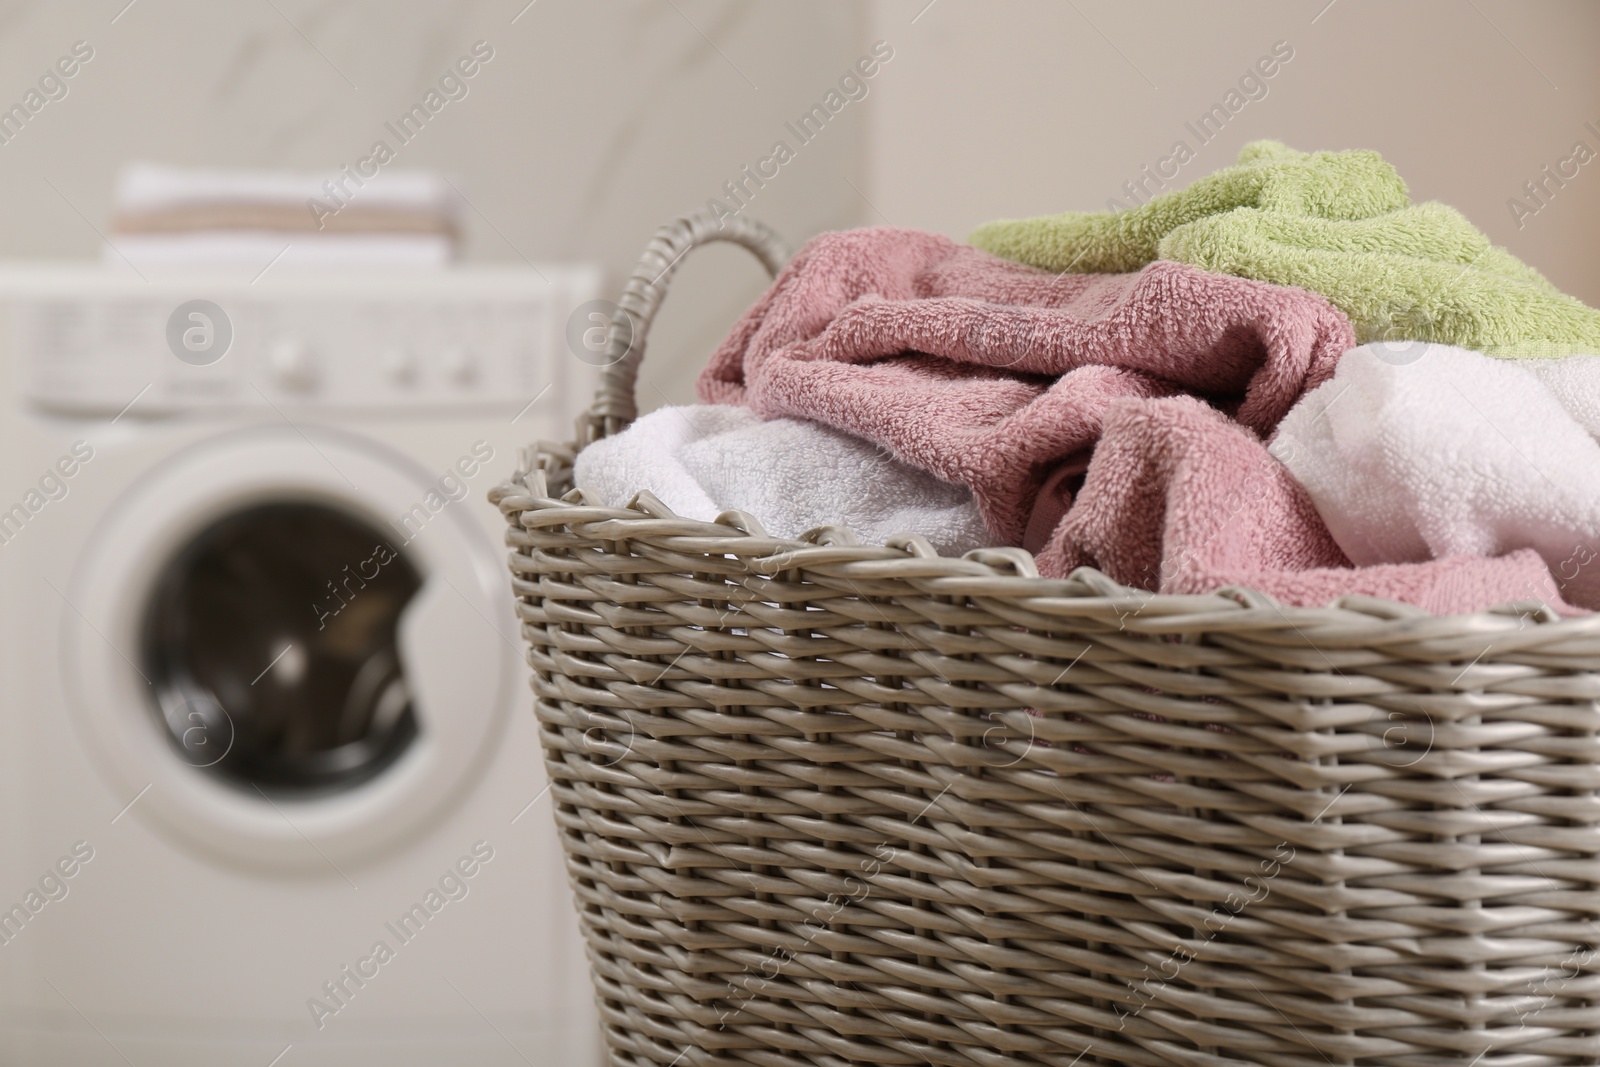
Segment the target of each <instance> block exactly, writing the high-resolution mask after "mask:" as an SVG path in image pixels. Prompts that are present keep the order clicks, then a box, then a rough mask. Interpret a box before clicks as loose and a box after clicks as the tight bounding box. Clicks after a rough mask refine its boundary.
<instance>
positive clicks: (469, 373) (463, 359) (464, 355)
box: [444, 345, 478, 385]
mask: <svg viewBox="0 0 1600 1067" xmlns="http://www.w3.org/2000/svg"><path fill="white" fill-rule="evenodd" d="M444 372H445V374H447V375H449V377H450V380H451V381H453V382H455V383H456V384H457V385H471V384H472V381H473V379H475V378H476V377H477V376H478V357H477V355H476V354H475V353H474V352H473V351H472V349H470V348H468V347H466V346H465V345H456V346H455V347H453V348H447V349H445V353H444Z"/></svg>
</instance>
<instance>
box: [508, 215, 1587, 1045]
mask: <svg viewBox="0 0 1600 1067" xmlns="http://www.w3.org/2000/svg"><path fill="white" fill-rule="evenodd" d="M715 240H728V241H733V242H736V243H738V244H741V245H743V246H745V247H747V248H749V249H751V250H752V251H753V252H755V253H756V255H757V256H758V257H760V258H761V260H762V261H763V262H764V263H765V264H766V266H767V267H768V269H769V270H772V271H774V272H776V271H777V270H778V269H779V268H780V266H781V265H782V262H783V260H784V258H785V256H784V253H783V252H782V250H781V246H780V244H779V242H778V241H777V240H776V238H775V237H774V236H773V235H772V234H771V233H770V232H769V231H768V230H767V229H766V228H765V227H763V226H760V225H758V224H756V223H754V222H751V221H749V220H746V219H743V218H742V217H740V218H733V219H724V220H723V223H722V226H721V227H720V228H719V227H718V226H717V224H716V223H715V222H712V221H710V220H708V219H705V218H703V217H687V218H684V219H680V220H678V221H677V222H675V223H673V224H671V225H669V226H667V227H664V228H663V229H662V230H661V231H660V232H659V233H658V234H657V236H656V238H655V240H654V241H652V242H651V244H650V246H649V249H648V251H647V253H646V255H645V257H644V261H643V262H642V263H641V265H640V267H639V269H638V271H637V272H636V273H635V274H634V275H633V278H632V280H631V281H630V282H629V284H628V286H627V291H626V293H625V295H624V296H623V298H622V301H621V308H620V310H619V311H618V312H617V314H616V315H615V316H614V319H613V326H612V333H611V338H610V340H611V347H610V349H609V353H610V356H611V358H613V359H614V360H615V361H614V362H613V363H612V365H611V366H609V367H607V368H606V370H605V372H604V374H605V379H604V383H603V385H602V386H601V388H600V393H599V397H598V399H597V400H596V402H595V405H594V407H593V408H592V409H590V411H589V412H588V414H587V415H586V416H585V417H584V419H583V420H581V423H580V431H579V436H580V438H581V440H580V441H579V442H577V444H576V445H551V444H545V445H541V446H539V447H538V448H537V449H530V450H528V451H527V452H526V453H525V454H524V457H523V463H522V466H523V468H524V469H523V470H520V471H519V472H518V473H517V474H516V475H515V476H514V477H513V478H512V480H511V481H510V482H509V483H507V484H505V485H501V486H500V487H498V488H497V489H496V490H495V491H494V493H493V494H492V499H493V500H494V501H495V502H496V503H498V505H499V506H500V508H501V510H502V511H503V513H504V514H505V516H506V519H507V521H508V522H509V524H510V528H509V532H508V535H507V540H508V543H509V545H510V547H511V549H512V553H511V556H510V562H511V571H512V576H513V582H514V586H515V592H516V598H517V612H518V615H519V617H520V619H521V628H522V634H523V636H524V637H525V638H526V640H527V642H528V645H529V653H528V662H529V664H530V665H531V666H532V668H533V691H534V695H535V710H536V712H537V715H538V718H539V722H540V724H541V735H542V738H543V745H544V752H545V760H546V766H547V768H548V771H549V776H550V780H551V782H552V786H551V792H552V796H553V807H554V813H555V819H556V822H557V825H558V827H559V832H560V837H561V841H562V843H563V846H564V848H565V852H566V857H567V864H568V871H569V875H570V879H571V884H572V889H573V892H574V894H575V896H576V902H577V907H578V911H579V918H580V920H581V923H582V926H583V932H584V935H585V937H586V938H587V942H588V951H589V957H590V961H591V964H592V970H593V976H594V982H595V988H596V993H597V997H598V1001H599V1005H600V1010H601V1013H602V1016H603V1020H604V1025H605V1029H606V1036H607V1040H608V1043H609V1047H610V1052H611V1056H612V1057H613V1062H614V1063H617V1064H627V1065H635V1064H654V1065H658V1067H673V1065H685V1067H687V1065H693V1064H713V1063H715V1064H729V1063H748V1064H761V1065H774V1067H775V1065H780V1064H782V1065H802V1064H804V1065H830V1067H832V1065H839V1067H843V1065H846V1064H871V1065H874V1067H886V1065H898V1064H937V1065H941V1067H944V1065H951V1067H957V1065H959V1067H968V1065H972V1067H993V1065H1001V1064H1005V1065H1015V1064H1053V1065H1061V1067H1065V1065H1068V1064H1075V1063H1076V1064H1083V1065H1089V1064H1103V1065H1119V1067H1120V1065H1126V1064H1173V1063H1175V1064H1192V1065H1208V1067H1209V1065H1222V1064H1251V1065H1258V1064H1268V1065H1283V1067H1290V1065H1294V1067H1301V1065H1305V1067H1324V1065H1328V1064H1337V1065H1343V1064H1392V1065H1396V1067H1439V1065H1446V1064H1450V1065H1461V1067H1466V1065H1468V1064H1477V1065H1480V1067H1536V1065H1549V1064H1561V1065H1579V1064H1584V1065H1593V1064H1597V1063H1600V959H1597V956H1600V948H1597V946H1600V924H1597V923H1596V922H1595V920H1596V919H1597V918H1600V857H1597V851H1600V829H1597V822H1600V795H1597V787H1600V764H1597V757H1600V744H1597V740H1596V732H1597V729H1600V704H1597V699H1600V617H1594V616H1591V617H1587V618H1582V619H1571V620H1565V621H1562V620H1558V619H1556V618H1555V617H1554V616H1553V615H1551V614H1550V613H1549V612H1548V611H1547V610H1545V609H1542V608H1540V607H1538V606H1537V605H1529V604H1524V605H1513V606H1509V607H1507V608H1504V609H1499V610H1495V611H1490V612H1485V613H1481V614H1477V615H1471V616H1456V617H1450V618H1436V617H1432V616H1429V615H1427V614H1425V613H1422V612H1420V611H1418V610H1417V609H1415V608H1411V607H1407V606H1404V605H1400V604H1395V603H1390V602H1380V601H1375V600H1370V599H1365V598H1358V597H1351V598H1347V599H1345V600H1344V601H1342V602H1340V604H1339V605H1337V606H1334V607H1328V608H1318V609H1309V608H1292V607H1283V606H1279V605H1278V604H1276V603H1275V602H1273V601H1272V600H1270V599H1268V598H1267V597H1265V596H1262V595H1259V594H1257V593H1253V592H1251V591H1248V590H1244V589H1224V590H1221V591H1220V592H1219V593H1217V594H1216V595H1212V596H1155V595H1150V594H1148V593H1144V592H1140V591H1137V590H1133V589H1128V588H1124V587H1121V586H1119V585H1117V584H1115V583H1113V582H1112V581H1110V580H1109V579H1107V578H1106V577H1105V576H1103V575H1101V574H1099V573H1097V572H1095V571H1091V570H1081V571H1078V572H1076V573H1075V574H1073V575H1072V576H1071V577H1070V578H1068V579H1065V580H1042V579H1040V578H1038V577H1037V576H1036V572H1035V570H1034V567H1033V561H1032V558H1031V557H1030V556H1029V555H1027V554H1026V553H1024V552H1022V551H1020V550H1016V549H993V550H984V551H976V552H970V553H968V554H967V555H966V556H964V557H962V558H960V559H952V558H943V557H940V556H938V555H937V554H936V553H935V552H934V551H933V550H932V549H930V548H929V546H928V545H927V543H926V542H924V541H923V540H921V539H920V538H918V537H914V536H905V537H900V538H896V539H894V540H892V541H890V542H889V543H888V544H887V545H864V544H859V543H857V541H856V539H855V538H854V537H853V536H852V535H851V534H850V533H849V532H847V531H845V530H841V529H833V528H829V529H824V530H821V531H818V532H815V533H813V534H810V535H808V536H807V537H805V538H804V539H802V540H799V541H796V540H786V539H781V538H775V537H770V536H768V535H767V534H766V533H765V532H764V531H763V530H762V529H761V527H760V526H759V524H758V523H757V522H756V521H755V520H754V519H753V518H751V517H750V516H748V515H744V514H741V513H738V512H730V513H728V514H725V515H724V516H722V517H721V519H719V521H717V522H715V523H711V522H701V521H694V520H690V519H685V518H681V517H679V516H676V515H674V514H672V513H671V512H670V511H669V510H667V509H666V508H665V507H663V506H662V505H661V504H660V503H659V502H658V501H656V500H655V499H654V498H653V497H651V496H650V495H649V494H648V493H641V494H640V495H639V497H638V498H637V500H636V502H635V503H634V504H633V505H632V506H631V507H627V508H614V507H601V506H596V505H594V504H591V503H588V502H586V501H585V500H584V499H583V497H582V496H581V495H580V494H578V493H577V492H575V491H574V490H573V486H572V461H573V456H574V451H575V448H576V447H578V446H581V445H582V444H583V443H584V442H586V441H588V440H592V439H594V438H597V437H601V436H605V435H607V434H612V433H616V432H618V431H619V430H621V429H622V428H623V427H625V426H626V425H627V424H628V423H629V422H630V421H631V420H632V419H633V417H634V415H635V406H634V399H633V385H634V379H635V376H636V374H637V368H638V363H639V359H640V357H641V356H642V354H643V351H644V339H645V338H644V335H645V332H646V330H647V329H648V326H649V324H650V320H651V318H652V316H653V314H654V312H655V309H656V307H657V305H658V302H659V300H660V297H661V294H662V291H663V288H664V286H665V285H666V283H667V281H668V280H669V279H670V277H671V276H672V274H673V273H674V271H675V270H676V268H677V267H678V265H679V264H680V262H681V260H682V258H683V256H684V255H685V253H687V252H688V251H689V250H690V249H691V248H694V247H696V246H698V245H701V244H704V243H706V242H708V241H715ZM641 488H642V487H641ZM1597 565H1600V564H1597Z"/></svg>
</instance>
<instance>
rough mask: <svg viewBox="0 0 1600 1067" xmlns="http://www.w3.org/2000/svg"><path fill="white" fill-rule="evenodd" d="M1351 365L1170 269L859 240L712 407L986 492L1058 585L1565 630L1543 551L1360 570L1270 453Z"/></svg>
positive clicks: (1305, 304)
mask: <svg viewBox="0 0 1600 1067" xmlns="http://www.w3.org/2000/svg"><path fill="white" fill-rule="evenodd" d="M1354 344H1355V337H1354V333H1353V331H1352V329H1351V326H1350V323H1349V321H1348V320H1347V319H1346V318H1345V317H1344V315H1343V314H1342V313H1340V312H1339V311H1337V310H1336V309H1334V308H1333V307H1332V305H1330V304H1329V303H1328V302H1327V301H1326V300H1324V299H1323V298H1322V297H1320V296H1317V295H1316V294H1314V293H1310V292H1306V291H1304V290H1301V289H1292V288H1287V287H1283V286H1277V285H1271V284H1267V283H1264V282H1256V281H1251V280H1248V279H1244V278H1235V277H1231V276H1228V275H1221V274H1211V273H1207V272H1205V271H1201V270H1198V269H1196V268H1193V267H1189V266H1184V265H1182V264H1178V263H1171V262H1156V263H1152V264H1150V265H1149V266H1147V267H1145V268H1144V269H1143V270H1141V271H1139V272H1138V273H1137V274H1101V275H1096V274H1063V275H1052V274H1049V273H1046V272H1043V271H1039V270H1035V269H1033V268H1031V267H1026V266H1022V265H1020V264H1016V263H1010V262H1006V261H1003V260H999V259H996V258H994V257H992V256H989V255H988V254H986V253H984V252H980V251H978V250H977V249H974V248H971V247H968V246H966V245H960V244H957V243H955V242H953V241H951V240H949V239H947V238H944V237H940V236H937V235H935V234H927V233H919V232H916V231H908V230H892V229H874V230H856V231H851V232H846V233H829V234H824V235H822V236H821V237H818V238H816V239H815V240H813V241H812V242H811V243H810V244H808V245H807V246H806V247H805V249H803V250H802V251H801V253H800V254H799V255H798V256H796V257H795V259H794V261H793V262H791V263H790V264H789V266H788V267H787V268H785V269H784V271H783V273H782V274H780V275H779V276H778V279H777V281H776V282H774V283H773V285H772V287H771V288H770V289H769V290H768V291H767V292H766V294H764V295H763V296H762V297H761V299H760V300H758V301H757V302H756V304H755V305H754V306H753V307H751V309H750V310H749V311H748V312H746V314H745V315H744V317H743V318H742V319H741V320H740V321H739V323H738V324H737V325H736V326H735V327H734V330H733V332H732V333H731V334H730V335H729V337H728V339H727V340H726V341H724V342H723V343H722V345H721V346H720V347H719V348H718V349H717V351H716V352H715V353H714V354H713V355H712V357H711V362H710V363H709V365H708V366H707V367H706V369H705V371H704V372H703V373H702V375H701V377H700V381H699V392H700V396H701V399H703V400H705V401H707V402H709V403H728V404H746V405H748V406H750V407H751V408H753V409H754V410H755V411H756V412H757V413H758V414H760V415H762V416H763V417H766V418H778V417H784V416H792V417H799V418H808V419H814V420H816V421H818V422H823V423H826V424H828V425H830V426H834V427H836V428H838V429H840V430H844V431H846V432H849V433H853V434H856V435H857V436H860V437H863V438H865V439H867V440H869V441H871V442H873V443H875V444H877V445H880V446H882V447H884V448H886V449H888V450H889V451H890V452H891V453H892V454H893V455H894V456H895V457H896V458H898V459H900V460H902V461H904V462H906V463H910V464H912V465H913V466H917V467H921V468H923V469H925V470H928V471H930V472H932V473H933V474H934V475H936V476H938V477H940V478H943V479H944V480H946V481H950V482H957V483H961V484H964V485H966V486H968V487H970V488H971V489H972V491H973V495H974V497H975V499H976V501H977V503H978V507H979V510H980V511H981V512H982V514H983V518H984V521H985V523H987V525H988V526H989V528H990V532H991V533H993V534H994V536H995V538H996V540H998V541H1003V542H1006V543H1009V544H1022V545H1024V547H1026V548H1028V549H1030V550H1032V551H1034V552H1035V553H1036V554H1037V556H1038V558H1039V569H1040V573H1041V574H1043V575H1045V576H1046V577H1061V576H1063V575H1065V574H1066V573H1068V572H1069V571H1070V570H1071V569H1072V568H1073V567H1076V566H1080V565H1093V566H1096V567H1099V568H1100V569H1101V570H1103V571H1105V572H1106V573H1107V574H1109V575H1110V576H1111V577H1112V578H1114V579H1116V580H1118V581H1121V582H1123V583H1125V584H1127V585H1132V586H1137V587H1140V588H1144V589H1150V590H1156V591H1161V592H1180V593H1205V592H1211V591H1213V590H1215V589H1217V588H1219V587H1221V586H1224V585H1230V584H1239V585H1245V586H1250V587H1253V588H1256V589H1259V590H1261V591H1262V592H1265V593H1268V594H1269V595H1272V596H1275V597H1277V598H1279V599H1280V600H1283V601H1285V602H1287V603H1291V604H1306V605H1320V604H1326V603H1328V602H1329V601H1331V600H1334V599H1336V598H1337V597H1339V596H1341V595H1344V594H1347V593H1358V594H1366V595H1369V596H1378V597H1387V598H1392V599H1396V600H1402V601H1407V602H1409V603H1412V604H1416V605H1418V606H1419V607H1422V608H1424V609H1426V610H1429V611H1433V612H1436V613H1439V612H1444V613H1450V612H1458V611H1474V610H1478V609H1481V608H1484V607H1488V606H1491V605H1493V604H1497V603H1503V602H1506V601H1511V600H1521V599H1530V598H1537V599H1542V600H1545V601H1547V602H1549V603H1550V604H1552V605H1555V606H1556V607H1557V608H1558V610H1562V611H1572V610H1573V609H1571V608H1570V607H1569V606H1567V605H1565V604H1563V603H1562V602H1561V600H1560V598H1559V596H1558V595H1557V592H1556V589H1555V586H1554V583H1553V582H1552V581H1551V578H1550V574H1549V571H1548V570H1547V569H1546V568H1545V566H1544V564H1543V562H1542V561H1541V560H1540V557H1539V556H1538V555H1537V554H1536V553H1533V552H1531V551H1526V552H1516V553H1512V554H1510V555H1507V556H1505V557H1502V558H1499V559H1478V558H1453V559H1446V560H1437V561H1433V562H1429V563H1415V564H1400V565H1385V566H1374V567H1363V568H1356V567H1353V566H1352V565H1351V563H1350V561H1349V560H1348V559H1347V558H1346V557H1345V555H1344V553H1343V552H1341V551H1340V550H1339V548H1338V546H1337V545H1336V544H1335V543H1334V541H1333V538H1332V536H1331V535H1330V534H1329V533H1328V529H1327V527H1326V525H1325V524H1324V523H1323V522H1322V520H1321V518H1320V517H1319V516H1318V514H1317V512H1316V509H1315V508H1314V507H1313V506H1312V505H1311V501H1310V499H1309V497H1308V496H1307V495H1306V493H1305V491H1304V490H1303V489H1302V488H1301V487H1300V486H1299V484H1298V483H1296V482H1295V481H1294V480H1293V479H1292V478H1291V477H1290V476H1289V474H1288V473H1287V471H1286V470H1285V469H1284V467H1283V466H1282V464H1280V463H1279V462H1278V460H1277V459H1275V458H1274V457H1273V456H1272V455H1271V454H1269V452H1268V451H1267V449H1266V447H1265V446H1264V445H1263V444H1262V443H1261V442H1262V438H1263V437H1265V436H1267V435H1268V434H1269V433H1270V432H1271V431H1272V429H1273V428H1274V427H1275V426H1276V425H1277V423H1278V421H1279V420H1280V419H1282V417H1283V416H1284V415H1285V414H1286V413H1287V412H1288V410H1289V408H1290V407H1292V406H1293V405H1294V403H1295V401H1296V400H1298V399H1299V398H1300V396H1301V395H1302V394H1303V393H1305V392H1306V391H1308V390H1310V389H1312V388H1314V387H1316V386H1317V385H1320V384H1321V383H1322V382H1324V381H1326V380H1327V379H1328V378H1330V377H1331V376H1332V374H1333V370H1334V366H1335V364H1336V363H1337V361H1338V359H1339V357H1340V355H1341V354H1342V353H1343V352H1345V351H1346V350H1347V349H1349V348H1352V347H1354ZM1185 393H1188V394H1194V395H1192V396H1184V395H1181V394H1185ZM1196 397H1198V398H1199V399H1197V398H1196ZM1202 401H1204V402H1202ZM1208 404H1209V405H1212V406H1208ZM1230 416H1231V417H1230ZM1102 434H1104V437H1103V438H1102ZM1097 446H1098V447H1097ZM1091 456H1092V458H1091Z"/></svg>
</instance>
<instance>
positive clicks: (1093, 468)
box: [1038, 397, 1581, 614]
mask: <svg viewBox="0 0 1600 1067" xmlns="http://www.w3.org/2000/svg"><path fill="white" fill-rule="evenodd" d="M1038 557H1039V571H1040V573H1041V574H1050V575H1062V574H1066V573H1068V572H1069V571H1071V570H1072V568H1074V567H1078V566H1093V567H1098V568H1099V569H1100V570H1102V571H1104V572H1105V573H1106V574H1107V575H1109V576H1110V577H1111V578H1113V579H1115V580H1116V581H1119V582H1122V583H1123V584H1124V585H1131V586H1136V587H1138V588H1141V589H1150V590H1157V591H1160V592H1164V593H1209V592H1212V591H1213V590H1216V589H1218V588H1220V587H1222V586H1224V585H1243V586H1248V587H1249V588H1252V589H1257V590H1260V591H1261V592H1263V593H1266V594H1268V595H1269V596H1274V597H1277V598H1278V599H1279V600H1281V601H1283V602H1284V603H1287V604H1302V605H1312V606H1315V605H1322V604H1327V603H1329V602H1330V601H1332V600H1334V599H1335V598H1337V597H1340V596H1343V595H1345V594H1348V593H1355V594H1361V595H1365V596H1375V597H1384V598H1387V599H1391V600H1401V601H1405V602H1406V603H1409V604H1415V605H1416V606H1418V607H1420V608H1422V609H1424V610H1426V611H1430V612H1433V613H1434V614H1453V613H1456V612H1471V611H1479V610H1482V609H1483V608H1487V607H1491V606H1493V605H1495V604H1503V603H1506V602H1508V601H1512V600H1524V599H1537V600H1543V601H1545V602H1546V603H1548V604H1550V605H1551V606H1552V607H1554V608H1555V609H1556V610H1557V611H1560V612H1562V613H1563V614H1581V612H1578V611H1577V609H1574V608H1572V607H1571V606H1570V605H1567V604H1566V603H1564V602H1563V601H1562V599H1561V596H1560V594H1559V593H1558V591H1557V589H1556V585H1555V582H1554V581H1553V580H1552V578H1551V576H1550V571H1549V569H1548V568H1547V567H1546V566H1545V563H1544V560H1543V559H1542V558H1541V557H1540V556H1539V554H1538V553H1537V552H1535V551H1533V550H1532V549H1523V550H1521V551H1517V552H1512V553H1509V554H1507V555H1505V556H1501V557H1498V558H1481V557H1471V556H1455V557H1451V558H1447V559H1439V560H1433V561H1431V562H1426V563H1400V564H1384V565H1379V566H1369V567H1356V566H1354V565H1353V564H1352V563H1351V562H1350V560H1349V559H1348V558H1347V557H1346V556H1345V554H1344V553H1343V552H1342V551H1341V550H1340V549H1339V546H1338V545H1337V544H1335V543H1334V540H1333V535H1332V534H1330V533H1329V532H1328V528H1327V526H1326V525H1325V524H1324V523H1323V521H1322V519H1321V517H1319V516H1318V514H1317V510H1316V508H1315V507H1314V506H1313V505H1312V503H1311V497H1310V495H1309V494H1308V493H1307V492H1306V490H1305V489H1304V488H1303V487H1302V486H1301V485H1300V483H1299V482H1297V481H1295V480H1294V478H1293V477H1292V476H1291V475H1290V474H1289V472H1288V470H1287V468H1285V467H1284V465H1283V464H1282V463H1280V462H1279V461H1278V460H1277V459H1276V458H1275V457H1274V456H1273V455H1271V454H1270V453H1269V452H1268V450H1267V448H1266V447H1264V446H1263V445H1262V444H1261V442H1260V440H1259V439H1258V438H1257V437H1256V436H1255V435H1254V434H1252V433H1251V432H1250V431H1248V430H1246V429H1244V428H1243V427H1242V426H1239V425H1238V424H1236V423H1234V422H1231V421H1229V420H1228V419H1227V418H1226V417H1224V416H1223V415H1221V414H1220V413H1218V412H1217V411H1215V410H1213V409H1211V408H1209V407H1207V406H1206V405H1205V404H1202V403H1200V402H1199V401H1197V400H1195V399H1193V398H1190V397H1174V398H1171V399H1164V400H1124V401H1118V402H1117V403H1116V404H1114V405H1112V408H1111V410H1110V411H1109V412H1108V413H1107V415H1106V419H1105V428H1104V432H1103V434H1102V436H1101V438H1100V444H1099V447H1097V448H1096V449H1095V452H1094V459H1093V460H1092V461H1091V462H1090V464H1089V469H1088V472H1087V474H1086V475H1085V478H1084V482H1083V488H1082V490H1081V491H1080V492H1079V493H1078V494H1077V496H1076V499H1075V500H1074V501H1073V504H1072V508H1071V511H1070V512H1068V514H1067V516H1066V519H1065V520H1064V521H1063V522H1061V523H1060V524H1059V525H1058V526H1057V527H1056V530H1055V534H1054V536H1052V537H1051V539H1050V542H1049V544H1048V545H1046V546H1045V547H1044V549H1043V550H1041V551H1040V552H1039V554H1038Z"/></svg>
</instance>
